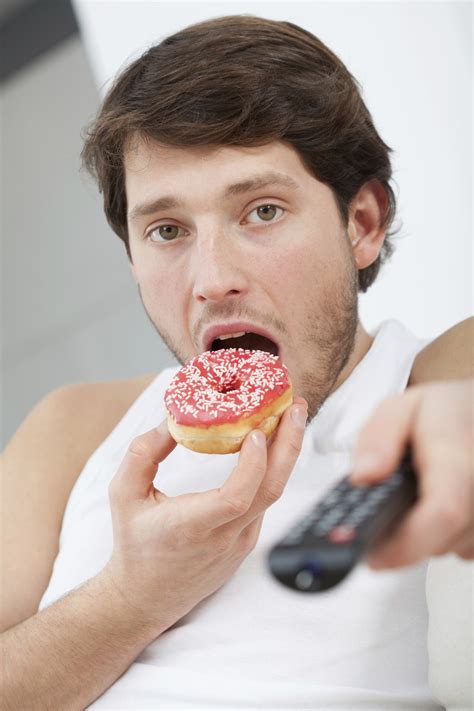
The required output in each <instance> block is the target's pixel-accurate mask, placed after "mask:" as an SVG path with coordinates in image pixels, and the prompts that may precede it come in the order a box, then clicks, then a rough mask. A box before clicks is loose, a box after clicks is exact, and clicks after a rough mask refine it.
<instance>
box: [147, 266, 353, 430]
mask: <svg viewBox="0 0 474 711" xmlns="http://www.w3.org/2000/svg"><path fill="white" fill-rule="evenodd" d="M357 275H358V272H357V269H356V268H355V267H354V263H353V261H352V260H351V258H350V257H349V258H348V260H347V261H346V263H345V267H344V269H342V270H341V273H340V274H339V276H338V279H336V283H335V280H334V279H331V282H330V283H329V284H326V285H325V289H324V291H323V293H321V294H318V302H319V303H318V308H317V313H315V312H314V310H313V309H312V308H311V306H312V305H311V304H310V305H309V307H308V313H309V315H308V325H307V327H304V328H303V337H302V344H301V347H302V350H303V351H304V352H305V353H308V354H309V356H308V357H307V358H306V362H305V363H304V365H303V368H302V371H301V374H300V375H299V377H297V378H295V380H294V382H293V386H294V388H293V390H294V395H300V396H302V397H304V398H305V400H306V401H307V403H308V421H307V424H309V423H310V422H311V420H312V419H313V418H314V417H315V416H316V414H317V413H318V411H319V409H320V408H321V406H322V404H323V403H324V401H325V400H326V399H327V397H328V396H329V395H330V393H331V392H332V390H333V387H334V384H335V383H336V381H337V378H338V376H339V374H340V373H341V371H342V370H343V368H344V367H345V366H346V365H347V363H348V361H349V358H350V356H351V354H352V351H353V350H354V346H355V340H356V332H357V325H358V298H357V294H358V276H357ZM138 293H139V296H140V300H141V302H142V305H143V308H144V309H145V313H146V315H147V317H148V319H149V321H150V323H151V324H152V326H153V327H154V329H155V330H156V331H157V333H158V334H159V336H160V337H161V339H162V340H163V342H164V343H165V345H166V347H167V348H168V350H169V351H170V352H171V353H172V355H173V356H174V357H175V358H176V360H177V361H178V363H180V364H181V365H182V364H184V363H185V362H186V361H187V360H189V359H190V358H191V357H192V356H193V354H185V355H183V353H184V347H182V346H179V345H178V344H177V342H176V340H175V339H174V338H173V337H172V336H171V335H170V334H169V333H168V332H167V331H166V330H165V329H163V327H162V326H158V325H157V324H156V323H155V322H154V321H153V319H152V318H151V316H150V314H149V312H148V310H147V308H146V305H145V303H144V300H143V297H142V293H141V290H140V285H139V284H138ZM212 316H214V314H210V313H209V314H207V317H206V319H208V320H211V319H212ZM215 316H216V320H217V318H218V317H220V318H222V319H223V320H225V318H227V317H231V318H235V319H236V320H238V319H239V318H246V319H247V320H255V321H258V322H259V323H262V325H267V326H268V327H271V326H273V327H274V330H275V329H276V330H279V331H280V332H285V331H286V328H285V325H284V324H283V323H282V322H281V321H278V320H277V319H275V318H272V319H268V318H267V319H266V320H262V319H261V317H260V318H259V316H260V315H259V314H258V313H257V312H255V313H252V310H251V309H249V308H246V309H245V310H244V311H243V312H242V313H238V307H237V312H236V306H235V305H232V304H229V305H228V306H224V307H219V313H218V314H215ZM299 348H300V345H299V344H298V349H299Z"/></svg>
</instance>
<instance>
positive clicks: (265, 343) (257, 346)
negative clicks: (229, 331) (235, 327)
mask: <svg viewBox="0 0 474 711" xmlns="http://www.w3.org/2000/svg"><path fill="white" fill-rule="evenodd" d="M221 348H245V349H246V350H250V351H266V352H267V353H271V354H272V355H275V356H277V355H278V346H277V344H276V343H274V342H273V341H271V340H270V339H269V338H266V337H265V336H261V335H260V334H259V333H244V334H243V335H242V336H230V337H228V336H221V337H220V338H215V339H214V340H213V341H212V344H211V347H210V350H211V351H218V350H220V349H221Z"/></svg>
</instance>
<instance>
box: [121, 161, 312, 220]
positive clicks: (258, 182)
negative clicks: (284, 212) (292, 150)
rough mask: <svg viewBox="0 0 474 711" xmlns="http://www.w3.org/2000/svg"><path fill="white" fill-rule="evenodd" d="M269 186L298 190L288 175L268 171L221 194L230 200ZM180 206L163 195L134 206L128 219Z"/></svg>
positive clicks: (297, 186) (169, 197)
mask: <svg viewBox="0 0 474 711" xmlns="http://www.w3.org/2000/svg"><path fill="white" fill-rule="evenodd" d="M269 185H283V186H284V187H286V188H291V189H293V190H298V189H299V185H298V183H297V182H296V181H295V180H293V178H290V176H289V175H285V173H276V172H274V171H270V172H267V173H261V174H260V175H254V176H252V177H249V178H246V179H245V180H241V181H240V182H238V183H232V184H231V185H228V186H227V187H226V189H225V190H224V192H223V197H224V198H230V197H233V196H234V195H243V194H244V193H248V192H251V191H252V190H260V189H261V188H266V187H268V186H269ZM182 206H183V203H182V202H181V201H180V200H178V198H176V197H175V196H174V195H164V196H163V197H159V198H156V199H154V200H150V201H149V202H144V203H139V204H138V205H135V207H133V208H132V210H131V211H130V213H129V215H128V219H129V221H130V222H131V223H133V222H136V221H137V220H138V219H139V218H141V217H148V216H149V215H152V214H153V213H155V212H158V211H159V210H169V209H170V208H175V207H182Z"/></svg>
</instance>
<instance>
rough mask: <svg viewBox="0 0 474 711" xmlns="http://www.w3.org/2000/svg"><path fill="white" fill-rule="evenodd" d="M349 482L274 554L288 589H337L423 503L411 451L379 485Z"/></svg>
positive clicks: (272, 561)
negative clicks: (419, 498) (417, 505)
mask: <svg viewBox="0 0 474 711" xmlns="http://www.w3.org/2000/svg"><path fill="white" fill-rule="evenodd" d="M348 479H349V477H348V476H347V477H345V478H344V479H342V480H341V481H340V482H339V483H338V484H337V485H336V486H335V487H333V488H332V489H331V490H330V491H329V492H328V493H327V494H326V496H325V497H324V499H322V501H320V502H319V503H318V504H317V505H316V506H315V507H314V508H313V509H312V510H311V511H310V512H309V513H308V514H307V515H306V516H305V517H304V518H303V519H302V520H301V521H300V522H299V523H297V524H296V526H294V527H293V528H292V529H291V530H290V531H289V533H288V534H287V535H286V536H285V538H283V539H282V540H281V541H280V542H279V543H278V544H277V545H275V546H274V547H273V548H272V549H271V551H270V553H269V556H268V563H269V566H270V571H271V573H272V574H273V575H274V576H275V578H277V580H279V581H280V582H281V583H283V584H284V585H287V586H288V587H290V588H293V589H294V590H300V591H303V592H320V591H323V590H327V589H328V588H331V587H333V586H334V585H337V584H338V583H339V582H341V580H343V579H344V578H345V577H346V575H347V574H348V573H349V572H350V571H351V570H352V569H353V568H354V566H355V564H356V563H357V561H358V560H359V559H360V558H361V557H362V556H363V555H365V554H366V553H367V552H368V551H369V550H370V549H371V548H373V547H375V546H376V545H377V544H378V543H379V542H380V541H381V539H382V538H384V537H386V536H387V535H388V534H389V533H390V532H391V531H392V530H393V529H394V528H395V526H396V524H397V523H398V522H399V521H400V519H401V518H402V517H403V515H404V514H405V513H406V511H407V510H408V509H409V508H410V506H412V505H413V503H414V502H415V501H416V499H417V479H416V474H415V472H414V471H413V467H412V464H411V458H410V454H409V452H408V453H407V454H406V455H405V457H404V458H403V460H402V462H401V463H400V465H399V467H398V468H397V470H396V471H395V472H394V473H393V474H392V475H391V476H390V477H389V478H388V479H385V480H384V481H383V482H381V483H379V484H372V485H366V486H353V485H352V484H350V483H349V481H348Z"/></svg>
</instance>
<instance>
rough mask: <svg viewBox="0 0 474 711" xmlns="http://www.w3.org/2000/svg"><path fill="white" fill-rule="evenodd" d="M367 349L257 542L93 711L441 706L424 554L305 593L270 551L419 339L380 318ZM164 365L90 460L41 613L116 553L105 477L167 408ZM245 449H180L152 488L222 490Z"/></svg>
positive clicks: (348, 710)
mask: <svg viewBox="0 0 474 711" xmlns="http://www.w3.org/2000/svg"><path fill="white" fill-rule="evenodd" d="M374 335H375V341H374V343H373V345H372V347H371V348H370V350H369V352H368V353H367V355H366V356H365V358H364V359H363V360H362V361H361V362H360V363H359V365H358V366H357V367H356V368H355V369H354V371H353V372H352V374H351V375H350V377H349V378H348V379H347V380H346V381H345V382H344V383H343V384H342V385H341V387H340V388H338V389H337V390H336V391H335V392H334V393H333V394H332V395H331V396H330V397H329V398H328V399H327V400H326V402H325V403H324V405H323V406H322V408H321V410H320V412H319V413H318V415H317V417H316V418H315V419H314V420H313V422H312V423H311V424H310V425H309V426H308V427H307V431H306V433H305V437H304V443H303V448H302V451H301V454H300V457H299V459H298V461H297V464H296V466H295V468H294V470H293V473H292V475H291V477H290V480H289V482H288V484H287V486H286V488H285V491H284V493H283V495H282V497H281V498H280V499H279V501H277V502H276V503H275V504H274V505H273V506H271V507H270V509H268V511H267V513H266V515H265V518H264V523H263V526H262V529H261V534H260V538H259V542H258V544H257V546H256V548H255V549H254V550H253V551H252V553H251V554H250V555H249V556H248V557H247V558H246V559H245V560H244V561H243V563H242V565H241V566H240V568H239V569H238V570H237V572H236V573H235V574H234V575H233V577H232V578H231V579H230V580H229V581H228V582H227V583H226V584H225V585H223V587H222V588H220V590H218V591H217V592H216V593H215V594H213V595H211V596H210V597H209V598H207V599H206V600H204V601H202V602H201V603H200V604H198V605H197V606H196V607H195V608H194V609H193V610H192V611H191V612H190V613H189V614H188V615H186V616H185V617H184V618H182V619H181V620H180V621H179V622H178V623H176V624H175V625H174V626H173V627H172V628H170V629H169V630H167V631H166V632H165V633H164V634H162V635H161V636H160V637H158V638H157V639H156V640H155V641H154V642H153V643H152V644H150V645H149V646H148V647H147V648H146V649H144V650H143V652H142V653H141V654H140V655H139V656H138V657H137V659H136V660H135V661H134V662H133V663H132V664H131V666H130V667H129V669H128V670H127V671H126V672H125V673H124V674H123V675H122V676H121V677H120V678H119V679H118V680H117V681H116V682H115V683H114V684H113V685H112V686H111V687H110V688H109V689H108V690H107V691H106V692H105V693H104V694H103V695H102V696H101V697H100V698H99V699H97V700H96V701H95V702H94V703H93V704H92V705H91V706H90V707H89V708H94V709H135V710H140V711H141V709H166V710H168V709H178V708H179V709H193V710H194V709H206V710H208V709H254V708H255V709H257V708H258V709H272V710H273V709H318V711H323V710H324V709H328V710H329V709H331V710H333V709H339V710H343V709H344V710H345V711H357V710H358V709H364V711H365V710H367V709H376V710H377V711H384V710H385V709H387V710H388V709H390V710H393V711H395V710H396V711H401V710H402V709H409V710H410V711H414V710H415V709H423V710H425V709H426V710H427V709H430V710H433V709H441V708H442V707H441V706H439V705H438V704H437V703H435V701H434V700H433V698H432V694H431V692H430V689H429V686H428V653H427V625H428V613H427V605H426V597H425V578H426V565H427V564H426V562H423V563H420V564H417V565H415V566H411V567H409V568H402V569H398V570H389V571H381V572H373V571H371V570H369V569H368V568H367V567H366V566H365V565H364V564H361V565H359V566H358V567H357V568H356V569H355V571H354V572H353V573H352V574H351V575H350V576H349V577H348V578H347V579H346V580H345V581H344V582H343V583H341V584H340V585H339V586H338V587H336V588H334V589H333V590H332V591H327V592H325V593H319V594H303V593H298V592H294V591H292V590H289V589H287V588H285V587H283V586H282V585H280V584H278V583H276V582H275V581H274V580H273V579H272V578H271V576H270V575H269V573H268V572H267V565H266V556H267V553H268V550H269V548H270V546H271V545H272V544H273V543H275V542H276V541H277V540H278V539H280V538H281V537H282V536H283V535H284V534H285V533H286V532H287V530H288V528H289V527H290V526H291V525H292V524H293V523H294V522H296V521H297V520H298V519H299V518H300V517H301V516H302V515H303V514H304V513H306V511H307V510H308V508H310V507H311V505H312V504H313V503H314V502H316V500H317V499H318V498H319V497H321V496H322V495H323V494H324V492H325V491H326V490H327V489H328V488H329V487H330V486H331V485H333V484H334V483H335V482H336V481H337V480H338V479H340V478H341V477H342V476H343V475H345V474H347V473H348V471H349V470H350V462H351V452H352V448H353V445H354V442H355V437H356V434H357V432H358V431H359V429H360V427H361V426H362V425H363V424H364V422H365V421H366V420H367V418H368V417H369V415H370V414H371V412H372V411H373V409H374V408H375V406H376V405H377V404H378V403H379V402H380V401H381V400H382V399H383V398H384V397H386V396H387V395H389V394H390V393H396V392H401V391H403V390H404V389H405V387H406V384H407V381H408V377H409V373H410V370H411V366H412V362H413V359H414V357H415V355H416V353H417V352H418V351H419V350H420V349H421V348H422V347H423V346H424V345H425V343H426V341H422V340H420V339H418V338H415V337H414V336H413V335H411V334H410V333H409V332H408V331H407V330H406V329H405V328H404V327H403V326H402V325H401V324H400V323H398V322H397V321H386V322H384V323H383V324H382V325H381V326H380V327H379V329H378V330H377V332H376V333H375V334H374ZM176 370H177V368H168V369H167V370H165V371H163V372H162V373H161V374H160V375H159V376H158V377H157V378H156V379H155V380H154V381H153V382H152V383H151V385H150V386H149V387H148V388H147V389H146V390H145V391H144V392H143V393H142V394H141V395H140V397H139V398H138V399H137V400H136V401H135V403H134V404H133V405H132V407H131V408H130V409H129V410H128V412H127V413H126V414H125V416H124V417H123V418H122V420H121V421H120V422H119V424H118V425H117V426H116V428H115V429H114V430H113V432H112V433H111V434H110V435H109V436H108V437H107V439H106V440H105V441H104V442H103V443H102V444H101V446H100V447H99V448H98V449H97V450H96V452H94V454H93V455H92V456H91V457H90V459H89V460H88V462H87V464H86V466H85V467H84V470H83V471H82V473H81V475H80V476H79V478H78V480H77V482H76V484H75V486H74V488H73V490H72V492H71V495H70V497H69V501H68V504H67V507H66V511H65V515H64V520H63V525H62V530H61V537H60V550H59V554H58V556H57V558H56V561H55V564H54V570H53V574H52V577H51V580H50V582H49V585H48V588H47V590H46V592H45V593H44V595H43V598H42V600H41V603H40V609H43V608H44V607H46V606H47V605H49V604H51V603H52V602H54V601H55V600H57V599H58V598H59V597H60V596H62V595H64V594H65V593H66V592H68V591H69V590H71V589H72V588H74V587H76V586H79V585H80V584H81V583H83V582H84V581H85V580H87V579H88V578H90V577H92V576H94V575H95V574H97V573H98V572H99V571H100V570H101V569H102V568H103V566H104V565H105V564H106V563H107V561H108V560H109V558H110V555H111V552H112V527H111V517H110V509H109V503H108V485H109V482H110V480H111V478H112V477H113V475H114V473H115V472H116V470H117V467H118V465H119V463H120V461H121V460H122V458H123V456H124V454H125V451H126V449H127V446H128V444H129V443H130V440H131V439H132V438H133V437H135V436H136V435H138V434H141V433H143V432H145V431H147V430H149V429H151V428H152V427H154V426H156V425H157V424H158V423H159V422H160V421H161V420H162V419H163V417H164V414H165V413H164V405H163V395H164V391H165V389H166V387H167V385H168V383H169V381H170V379H171V377H172V376H173V375H174V373H175V372H176ZM237 457H238V455H237V454H231V455H227V456H215V455H205V454H197V453H194V452H191V451H189V450H187V449H185V448H184V447H180V446H178V447H176V449H175V450H174V451H173V452H172V454H171V455H170V456H169V457H168V458H167V459H166V461H165V462H163V463H162V464H161V465H160V469H159V473H158V474H157V477H156V479H155V485H156V486H157V487H159V488H160V489H161V490H162V491H164V492H165V493H166V494H168V495H170V496H173V495H178V494H182V493H185V492H191V491H205V490H208V489H210V488H213V487H217V486H221V485H222V484H223V482H224V481H225V479H226V478H227V476H228V475H229V473H230V472H231V470H232V468H233V466H234V465H235V462H236V460H237Z"/></svg>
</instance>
